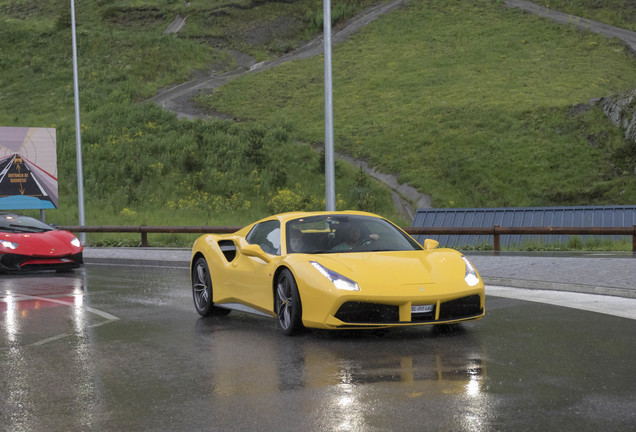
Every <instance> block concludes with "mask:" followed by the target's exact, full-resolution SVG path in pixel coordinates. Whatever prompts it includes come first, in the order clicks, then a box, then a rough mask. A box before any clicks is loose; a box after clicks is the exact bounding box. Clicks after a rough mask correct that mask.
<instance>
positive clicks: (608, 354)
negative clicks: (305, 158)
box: [0, 264, 636, 431]
mask: <svg viewBox="0 0 636 432" xmlns="http://www.w3.org/2000/svg"><path fill="white" fill-rule="evenodd" d="M0 298H1V300H2V301H0V348H1V349H0V430H3V431H44V430H46V431H75V430H77V431H89V430H90V431H115V430H116V431H120V430H136V431H142V430H149V431H182V430H215V431H216V430H218V431H252V430H259V431H272V430H277V431H298V430H304V431H388V430H405V431H422V430H433V431H495V430H503V431H524V430H528V431H531V430H532V431H536V430H559V431H588V430H589V431H597V430H608V431H622V430H625V431H631V430H634V424H636V410H634V406H636V374H635V373H634V368H633V364H634V358H635V357H636V321H634V320H631V319H626V318H618V317H614V316H610V315H605V314H599V313H591V312H585V311H580V310H575V309H569V308H563V307H558V306H550V305H546V304H541V303H531V302H525V301H521V300H515V299H507V298H501V297H493V296H488V298H487V303H486V307H487V316H486V318H484V319H483V320H480V321H475V322H471V323H467V324H464V325H463V326H462V327H461V328H460V330H458V331H454V332H447V333H445V332H440V331H437V330H435V329H434V328H431V327H424V328H410V329H401V330H392V331H388V332H385V333H377V332H363V333H356V332H348V333H342V332H316V331H314V332H307V333H304V334H302V335H300V336H298V337H292V338H290V337H285V336H283V335H282V334H281V332H279V331H278V329H277V324H276V322H275V321H274V320H270V319H267V318H262V317H255V316H251V315H246V314H242V313H238V312H232V313H231V314H230V315H228V316H227V317H221V318H212V319H200V318H198V315H196V314H195V312H194V309H193V305H192V298H191V294H190V288H189V278H188V272H187V270H186V269H184V268H177V267H174V268H171V267H134V266H113V265H97V264H88V265H87V266H86V267H85V268H83V269H81V270H79V271H76V272H74V273H71V274H67V275H55V274H44V275H36V276H26V277H24V276H19V277H18V276H1V277H0Z"/></svg>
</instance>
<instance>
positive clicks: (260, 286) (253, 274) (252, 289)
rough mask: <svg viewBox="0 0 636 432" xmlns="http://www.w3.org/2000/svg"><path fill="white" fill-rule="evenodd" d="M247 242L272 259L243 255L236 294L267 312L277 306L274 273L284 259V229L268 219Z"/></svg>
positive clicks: (235, 280) (236, 271)
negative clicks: (279, 257)
mask: <svg viewBox="0 0 636 432" xmlns="http://www.w3.org/2000/svg"><path fill="white" fill-rule="evenodd" d="M245 242H246V243H248V244H255V245H258V246H260V248H261V249H262V250H263V251H264V252H265V253H266V254H267V255H269V256H270V257H271V258H272V259H271V260H270V261H269V262H265V261H264V260H262V259H261V258H258V257H253V256H247V255H244V254H239V256H238V257H237V259H236V265H235V268H234V272H233V277H232V280H231V281H230V283H231V284H232V292H234V293H236V294H237V297H238V298H239V299H240V300H242V301H243V302H245V303H247V304H248V305H250V306H252V307H254V308H257V309H261V310H266V311H272V310H273V307H274V295H273V288H272V274H273V272H274V269H275V266H276V262H277V261H278V260H276V259H275V258H276V257H277V256H280V245H281V230H280V222H279V221H278V220H268V221H264V222H261V223H259V224H256V225H255V226H254V228H252V230H251V231H250V232H249V233H248V234H247V236H246V237H245Z"/></svg>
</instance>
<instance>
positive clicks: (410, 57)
mask: <svg viewBox="0 0 636 432" xmlns="http://www.w3.org/2000/svg"><path fill="white" fill-rule="evenodd" d="M333 64H334V107H335V108H334V110H335V134H336V137H337V138H336V144H337V147H338V149H339V150H340V151H343V152H346V153H349V154H351V155H353V156H358V157H363V158H365V159H367V160H369V161H370V162H371V163H372V164H374V165H376V166H378V167H379V168H380V169H381V170H382V171H384V172H392V173H399V174H400V179H401V181H405V182H408V183H409V184H411V185H414V186H416V187H418V188H419V189H420V191H422V192H425V193H429V194H431V195H432V196H433V198H434V206H436V207H445V206H450V207H463V206H536V205H574V204H577V205H584V204H620V203H633V202H634V201H636V176H635V175H634V166H635V165H636V158H635V152H634V149H633V148H630V147H629V146H627V145H626V143H625V142H624V140H623V137H622V134H621V131H619V130H617V129H616V128H614V127H613V126H612V125H611V124H610V123H609V122H608V121H607V120H606V119H605V118H604V116H603V114H602V113H601V111H600V109H599V108H592V109H588V108H589V107H585V106H580V105H581V104H587V103H588V101H589V100H590V99H591V98H596V97H603V96H606V95H611V94H613V93H616V92H621V91H624V90H626V89H630V88H633V87H635V86H636V60H635V59H634V57H633V56H632V55H631V54H630V53H628V52H627V51H626V50H625V48H624V46H623V45H622V44H621V43H620V42H618V41H616V40H609V39H606V38H604V37H602V36H599V35H596V34H592V33H588V32H583V31H580V30H578V29H576V28H574V27H570V26H561V25H557V24H555V23H553V22H551V21H549V20H546V19H541V18H538V17H535V16H532V15H529V14H526V13H524V12H521V11H518V10H514V9H508V8H505V7H504V6H503V5H502V3H501V2H466V1H460V0H448V1H441V0H440V1H434V0H433V1H426V2H411V3H410V6H409V7H408V8H407V9H404V10H400V11H398V12H395V13H393V14H391V15H389V16H386V17H383V18H382V19H380V20H379V21H378V22H377V23H374V24H373V25H371V26H369V27H367V28H365V29H363V30H362V31H361V32H360V33H359V34H357V35H355V37H354V38H353V40H351V41H350V42H348V43H345V44H342V45H339V46H337V47H336V48H335V50H334V60H333ZM321 73H322V60H321V59H313V60H310V61H306V62H297V63H290V64H287V65H285V66H284V67H281V68H278V69H276V70H271V71H268V72H265V73H261V74H257V75H251V76H249V77H245V78H243V79H241V80H238V81H235V82H233V83H231V84H230V85H227V86H225V87H223V88H222V89H221V90H219V91H217V92H215V93H214V94H212V95H211V96H209V97H204V98H201V103H203V104H205V105H206V106H208V107H210V108H211V109H214V110H216V111H220V112H224V113H231V114H232V115H234V116H237V117H239V118H242V119H256V118H259V119H263V118H267V116H268V115H269V114H268V113H272V112H275V113H277V114H280V113H281V112H282V113H285V115H287V116H288V117H289V118H290V119H292V121H293V122H294V123H296V124H302V125H303V131H304V133H305V135H304V140H305V141H307V142H316V141H320V139H321V138H320V136H321V135H320V134H321V118H320V114H319V112H318V106H319V105H320V104H321V103H322V99H321V97H320V92H321V78H320V77H321Z"/></svg>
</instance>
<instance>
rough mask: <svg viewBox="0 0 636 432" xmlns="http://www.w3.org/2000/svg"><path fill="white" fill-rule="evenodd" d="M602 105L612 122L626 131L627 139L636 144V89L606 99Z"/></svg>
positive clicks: (602, 101)
mask: <svg viewBox="0 0 636 432" xmlns="http://www.w3.org/2000/svg"><path fill="white" fill-rule="evenodd" d="M601 104H602V106H603V112H604V113H605V115H606V116H607V117H608V118H609V119H610V121H611V122H612V123H614V124H615V125H616V126H618V127H620V128H622V129H624V130H625V139H626V140H627V141H628V142H629V143H634V144H636V89H632V90H629V91H627V92H626V93H623V94H620V95H616V96H609V97H605V98H603V99H602V100H601Z"/></svg>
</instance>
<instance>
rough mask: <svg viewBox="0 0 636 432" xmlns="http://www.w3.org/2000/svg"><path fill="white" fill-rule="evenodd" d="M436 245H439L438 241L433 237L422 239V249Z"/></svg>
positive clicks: (428, 248) (433, 247)
mask: <svg viewBox="0 0 636 432" xmlns="http://www.w3.org/2000/svg"><path fill="white" fill-rule="evenodd" d="M437 246H439V242H438V241H437V240H433V239H426V240H424V249H426V250H431V249H435V248H436V247H437Z"/></svg>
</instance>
